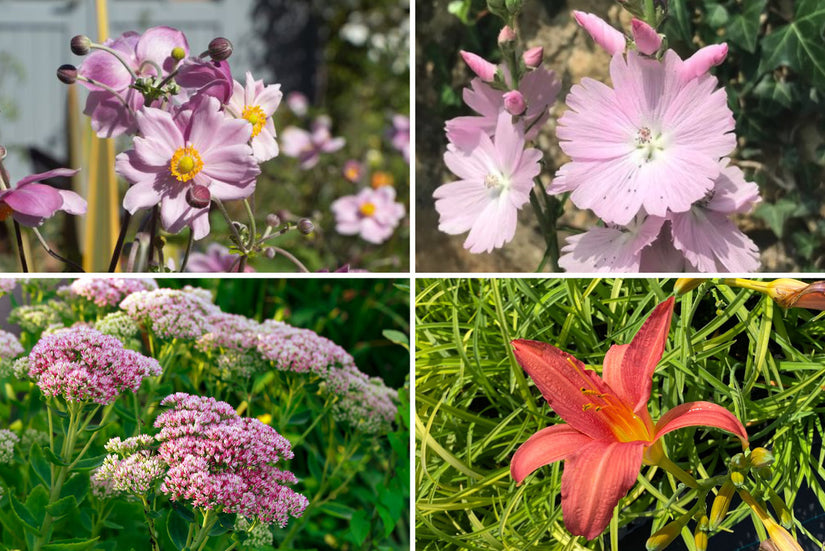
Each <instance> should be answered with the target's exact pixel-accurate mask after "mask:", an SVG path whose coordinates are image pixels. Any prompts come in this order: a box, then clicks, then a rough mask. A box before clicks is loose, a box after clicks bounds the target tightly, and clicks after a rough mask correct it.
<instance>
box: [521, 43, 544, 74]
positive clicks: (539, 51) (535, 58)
mask: <svg viewBox="0 0 825 551" xmlns="http://www.w3.org/2000/svg"><path fill="white" fill-rule="evenodd" d="M543 58H544V48H543V47H541V46H536V47H535V48H530V49H529V50H527V51H526V52H524V53H523V54H522V56H521V59H522V60H523V61H524V64H525V65H526V66H527V67H530V68H531V69H535V68H536V67H538V66H539V65H541V60H542V59H543Z"/></svg>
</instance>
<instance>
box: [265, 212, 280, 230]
mask: <svg viewBox="0 0 825 551" xmlns="http://www.w3.org/2000/svg"><path fill="white" fill-rule="evenodd" d="M266 225H267V226H270V227H273V228H274V227H275V226H280V225H281V217H280V216H278V215H277V214H267V215H266Z"/></svg>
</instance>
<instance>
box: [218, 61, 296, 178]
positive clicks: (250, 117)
mask: <svg viewBox="0 0 825 551" xmlns="http://www.w3.org/2000/svg"><path fill="white" fill-rule="evenodd" d="M234 83H235V89H234V93H233V94H232V97H231V98H230V99H229V103H228V104H227V109H226V112H227V113H231V114H232V115H233V116H234V117H235V118H241V119H244V120H246V121H247V122H248V123H249V124H251V125H252V141H251V142H250V145H251V146H252V152H253V153H254V155H255V160H256V161H258V162H259V163H262V162H264V161H268V160H269V159H271V158H273V157H276V156H277V155H278V142H276V141H275V124H274V123H273V122H272V115H274V114H275V110H276V109H278V105H280V103H281V98H282V97H283V93H281V85H280V84H270V85H269V86H264V81H263V80H255V79H254V78H252V73H250V72H248V71H247V73H246V86H242V85H241V83H240V82H238V81H234Z"/></svg>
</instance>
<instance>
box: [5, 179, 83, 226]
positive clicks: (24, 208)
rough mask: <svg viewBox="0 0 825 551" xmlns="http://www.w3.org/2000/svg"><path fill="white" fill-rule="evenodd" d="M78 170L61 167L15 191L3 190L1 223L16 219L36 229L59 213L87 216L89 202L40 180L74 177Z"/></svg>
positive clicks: (13, 189) (17, 187)
mask: <svg viewBox="0 0 825 551" xmlns="http://www.w3.org/2000/svg"><path fill="white" fill-rule="evenodd" d="M77 172H78V171H77V170H71V169H68V168H58V169H55V170H50V171H48V172H41V173H40V174H32V175H31V176H26V177H25V178H23V179H22V180H20V181H19V182H17V184H16V185H15V186H14V187H12V188H11V189H4V190H0V221H3V220H5V219H6V218H8V217H9V215H11V216H12V218H14V219H15V220H17V222H19V223H20V224H22V225H24V226H28V227H31V228H33V227H35V226H39V225H40V224H42V223H43V221H44V220H46V218H51V217H52V216H54V215H55V213H56V212H57V211H59V210H62V211H65V212H67V213H69V214H85V213H86V200H85V199H83V198H82V197H81V196H80V195H78V194H77V193H75V192H73V191H68V190H63V189H56V188H53V187H51V186H47V185H45V184H41V183H40V180H47V179H49V178H54V177H55V176H65V177H69V176H74V175H75V174H77Z"/></svg>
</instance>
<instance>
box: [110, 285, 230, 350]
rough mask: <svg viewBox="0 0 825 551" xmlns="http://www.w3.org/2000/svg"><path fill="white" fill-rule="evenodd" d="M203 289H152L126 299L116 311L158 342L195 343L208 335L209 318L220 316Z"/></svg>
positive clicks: (210, 328)
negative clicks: (164, 340)
mask: <svg viewBox="0 0 825 551" xmlns="http://www.w3.org/2000/svg"><path fill="white" fill-rule="evenodd" d="M211 298H212V297H211V295H210V294H209V291H206V290H203V289H193V288H190V287H187V288H184V289H155V290H153V291H138V292H137V293H132V294H131V295H129V296H128V297H126V298H125V299H124V300H123V301H122V302H121V303H120V308H121V309H122V310H123V311H125V312H126V313H127V314H129V315H130V316H131V317H132V319H133V320H135V321H136V322H137V323H138V325H140V326H142V327H143V328H144V329H146V330H147V331H150V332H151V333H152V334H154V335H155V336H156V337H158V338H162V339H197V338H198V337H200V336H202V335H203V334H204V333H206V332H208V331H211V330H212V326H211V325H210V323H209V317H210V316H211V315H213V314H217V313H219V312H220V309H219V308H218V307H217V306H215V305H214V304H212V301H211Z"/></svg>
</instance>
